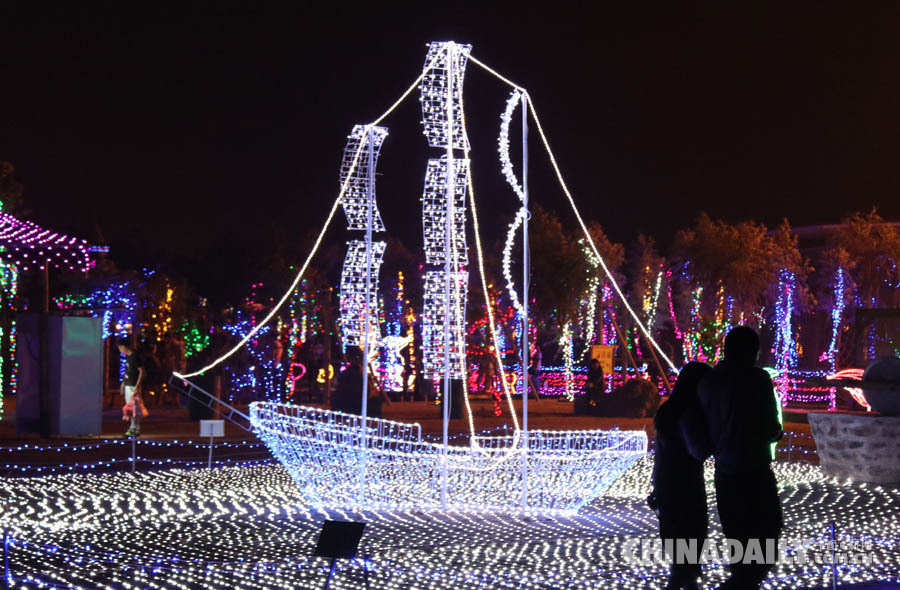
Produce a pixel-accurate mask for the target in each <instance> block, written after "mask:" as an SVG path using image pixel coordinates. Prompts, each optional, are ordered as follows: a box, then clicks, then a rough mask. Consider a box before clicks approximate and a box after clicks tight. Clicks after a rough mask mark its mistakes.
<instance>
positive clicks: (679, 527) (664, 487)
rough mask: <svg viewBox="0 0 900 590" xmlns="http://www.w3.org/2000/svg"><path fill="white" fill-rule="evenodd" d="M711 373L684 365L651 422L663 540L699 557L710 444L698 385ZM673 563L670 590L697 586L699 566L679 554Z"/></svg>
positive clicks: (655, 502) (653, 499)
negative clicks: (682, 560) (693, 548)
mask: <svg viewBox="0 0 900 590" xmlns="http://www.w3.org/2000/svg"><path fill="white" fill-rule="evenodd" d="M711 370H712V367H710V366H709V365H707V364H706V363H688V364H687V365H685V366H684V368H683V369H681V373H679V374H678V380H677V381H676V382H675V387H674V388H673V389H672V395H670V396H669V400H668V401H667V402H666V403H664V404H663V405H662V406H660V408H659V410H658V411H657V412H656V418H654V420H653V426H654V429H655V430H656V458H655V461H654V463H653V492H652V493H651V495H650V498H648V501H649V502H650V505H651V507H654V508H656V510H657V514H658V516H659V536H660V537H661V538H662V540H663V543H664V544H665V543H666V540H667V539H671V541H670V542H671V544H672V547H673V550H675V549H677V546H678V542H679V541H678V540H679V539H682V540H683V541H682V543H688V546H689V547H690V546H691V544H692V543H696V547H697V556H698V557H699V554H700V551H701V549H702V548H703V541H704V540H705V539H706V532H707V522H706V487H705V485H704V483H703V461H704V459H705V458H706V457H707V456H708V455H709V443H708V442H707V438H706V424H705V423H704V422H703V415H702V414H701V412H700V401H699V399H698V398H697V386H698V385H699V384H700V380H701V379H702V378H703V376H704V375H706V374H707V373H708V372H709V371H711ZM676 554H677V553H676ZM669 559H670V560H671V562H672V569H671V573H670V574H669V581H668V584H666V590H674V589H676V588H689V589H693V588H699V586H698V578H700V564H699V563H676V560H675V555H670V556H669Z"/></svg>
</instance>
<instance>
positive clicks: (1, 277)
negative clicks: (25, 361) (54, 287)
mask: <svg viewBox="0 0 900 590" xmlns="http://www.w3.org/2000/svg"><path fill="white" fill-rule="evenodd" d="M18 289H19V281H18V271H17V269H16V267H15V265H13V264H10V263H9V262H5V261H3V260H0V304H2V310H3V311H4V312H7V311H8V312H14V311H15V309H16V295H17V293H18ZM7 317H8V318H9V324H8V325H7V324H6V323H5V322H3V323H0V344H2V347H0V420H2V419H3V406H4V404H3V398H4V395H6V394H7V392H9V393H15V391H16V381H17V377H18V372H19V363H18V362H17V361H16V345H17V343H16V320H15V317H14V315H13V314H12V313H10V314H9V315H8V316H7ZM7 359H8V362H7Z"/></svg>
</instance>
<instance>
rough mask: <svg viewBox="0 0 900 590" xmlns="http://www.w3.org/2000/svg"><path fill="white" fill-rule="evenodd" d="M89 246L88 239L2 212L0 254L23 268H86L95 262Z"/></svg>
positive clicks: (0, 218) (0, 214)
mask: <svg viewBox="0 0 900 590" xmlns="http://www.w3.org/2000/svg"><path fill="white" fill-rule="evenodd" d="M89 249H90V246H89V245H88V243H87V242H86V241H85V240H82V239H79V238H73V237H72V236H67V235H65V234H60V233H56V232H54V231H51V230H49V229H44V228H43V227H41V226H39V225H37V224H36V223H32V222H30V221H23V220H21V219H16V218H15V217H13V216H12V215H10V214H9V213H3V212H0V257H2V259H3V260H4V261H7V262H10V263H12V264H15V265H16V266H17V267H18V268H20V269H21V270H23V271H27V270H29V269H30V268H31V269H38V270H43V269H44V268H45V267H52V268H64V269H68V270H82V271H86V270H88V269H89V268H90V267H91V264H92V263H91V260H90V257H89Z"/></svg>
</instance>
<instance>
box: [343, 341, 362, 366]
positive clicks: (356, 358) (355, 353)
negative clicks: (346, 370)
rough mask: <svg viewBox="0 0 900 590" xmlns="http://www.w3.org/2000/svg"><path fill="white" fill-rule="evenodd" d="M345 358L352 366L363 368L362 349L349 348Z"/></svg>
mask: <svg viewBox="0 0 900 590" xmlns="http://www.w3.org/2000/svg"><path fill="white" fill-rule="evenodd" d="M344 356H345V357H346V359H347V362H348V363H350V365H351V366H354V367H355V366H359V367H362V349H361V348H359V347H358V346H349V347H347V352H346V353H345V354H344Z"/></svg>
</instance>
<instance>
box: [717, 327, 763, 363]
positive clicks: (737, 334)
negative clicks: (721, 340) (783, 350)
mask: <svg viewBox="0 0 900 590" xmlns="http://www.w3.org/2000/svg"><path fill="white" fill-rule="evenodd" d="M758 356H759V334H757V333H756V330H754V329H753V328H751V327H749V326H738V327H736V328H732V330H731V331H730V332H728V335H727V336H725V360H727V361H731V362H734V363H736V364H737V365H738V366H741V367H752V366H753V365H754V364H755V363H756V358H757V357H758Z"/></svg>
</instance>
